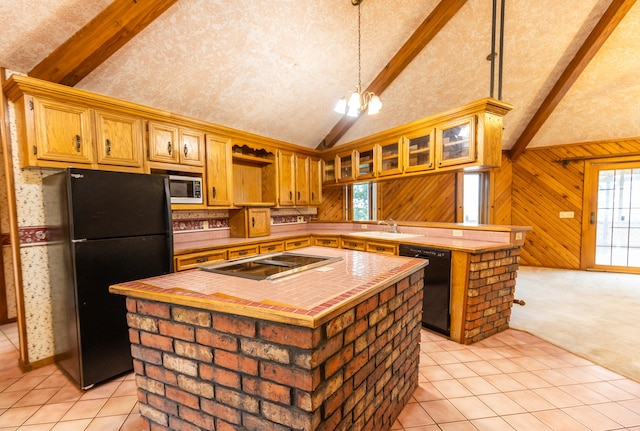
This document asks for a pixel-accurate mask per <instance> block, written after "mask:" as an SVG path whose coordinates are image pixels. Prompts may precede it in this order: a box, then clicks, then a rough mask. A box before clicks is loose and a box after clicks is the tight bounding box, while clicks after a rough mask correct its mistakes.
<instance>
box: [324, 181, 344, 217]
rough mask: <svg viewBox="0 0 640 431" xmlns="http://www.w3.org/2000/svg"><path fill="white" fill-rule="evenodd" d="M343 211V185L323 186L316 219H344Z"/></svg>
mask: <svg viewBox="0 0 640 431" xmlns="http://www.w3.org/2000/svg"><path fill="white" fill-rule="evenodd" d="M344 213H345V211H344V186H342V187H334V186H332V187H323V188H322V205H321V206H320V207H319V208H318V220H322V221H332V222H337V221H345V217H344Z"/></svg>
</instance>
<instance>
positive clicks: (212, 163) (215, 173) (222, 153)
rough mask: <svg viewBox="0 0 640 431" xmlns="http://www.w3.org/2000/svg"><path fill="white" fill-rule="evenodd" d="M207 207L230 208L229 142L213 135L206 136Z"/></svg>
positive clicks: (231, 186)
mask: <svg viewBox="0 0 640 431" xmlns="http://www.w3.org/2000/svg"><path fill="white" fill-rule="evenodd" d="M205 139H206V155H207V169H206V173H207V181H206V187H207V193H206V196H207V205H209V206H231V205H232V200H231V197H232V193H233V192H232V190H233V184H232V182H231V180H232V175H231V169H232V167H231V140H230V139H228V138H223V137H220V136H216V135H213V134H209V133H207V135H206V138H205Z"/></svg>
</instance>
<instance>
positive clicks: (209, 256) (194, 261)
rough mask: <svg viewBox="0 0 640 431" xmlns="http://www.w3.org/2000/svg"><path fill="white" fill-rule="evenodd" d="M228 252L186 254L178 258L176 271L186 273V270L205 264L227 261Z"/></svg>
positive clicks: (215, 251) (214, 251)
mask: <svg viewBox="0 0 640 431" xmlns="http://www.w3.org/2000/svg"><path fill="white" fill-rule="evenodd" d="M226 259H227V251H226V250H213V251H204V252H200V253H191V254H185V255H183V256H176V261H175V270H176V272H177V271H184V270H185V269H191V268H195V267H197V266H199V265H202V264H203V263H207V262H215V261H217V260H226Z"/></svg>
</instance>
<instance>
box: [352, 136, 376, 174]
mask: <svg viewBox="0 0 640 431" xmlns="http://www.w3.org/2000/svg"><path fill="white" fill-rule="evenodd" d="M355 153H356V154H355V156H356V160H357V162H356V163H357V165H358V171H357V172H356V179H358V180H366V179H370V178H375V176H376V165H377V162H376V154H377V145H374V144H371V145H367V146H365V147H363V148H358V149H357V150H355Z"/></svg>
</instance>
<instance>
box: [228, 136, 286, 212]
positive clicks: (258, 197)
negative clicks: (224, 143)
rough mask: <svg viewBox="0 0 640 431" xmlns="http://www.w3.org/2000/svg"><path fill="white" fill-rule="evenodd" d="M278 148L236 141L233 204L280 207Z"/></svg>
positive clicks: (234, 149)
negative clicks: (277, 168)
mask: <svg viewBox="0 0 640 431" xmlns="http://www.w3.org/2000/svg"><path fill="white" fill-rule="evenodd" d="M275 153H276V150H275V149H272V148H267V147H256V148H254V147H252V146H249V145H248V144H242V143H237V142H236V143H235V144H234V145H233V148H232V160H233V164H232V171H233V175H232V178H233V204H234V205H235V206H241V207H253V206H272V207H274V206H276V200H277V196H276V195H277V193H276V186H277V174H276V160H275V159H276V155H275Z"/></svg>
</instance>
